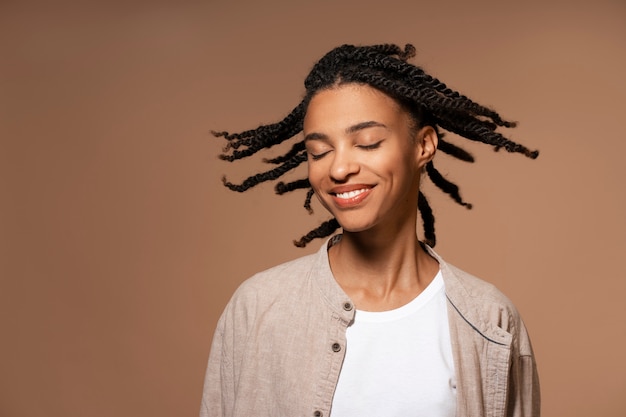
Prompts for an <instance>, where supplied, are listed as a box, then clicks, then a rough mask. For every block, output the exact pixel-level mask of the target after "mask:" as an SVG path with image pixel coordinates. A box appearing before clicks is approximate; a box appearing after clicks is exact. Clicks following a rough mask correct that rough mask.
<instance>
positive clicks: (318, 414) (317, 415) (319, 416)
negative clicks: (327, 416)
mask: <svg viewBox="0 0 626 417" xmlns="http://www.w3.org/2000/svg"><path fill="white" fill-rule="evenodd" d="M322 415H323V414H322V412H321V411H320V410H315V412H314V413H313V417H322Z"/></svg>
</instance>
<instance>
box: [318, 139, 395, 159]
mask: <svg viewBox="0 0 626 417" xmlns="http://www.w3.org/2000/svg"><path fill="white" fill-rule="evenodd" d="M382 142H383V141H382V140H379V141H378V142H376V143H372V144H371V145H357V147H358V148H359V149H363V150H365V151H372V150H374V149H378V148H379V147H380V144H381V143H382ZM328 152H330V151H326V152H322V153H319V154H312V153H309V155H310V156H311V160H313V161H317V160H320V159H322V158H323V157H324V156H325V155H326V154H327V153H328Z"/></svg>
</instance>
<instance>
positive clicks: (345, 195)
mask: <svg viewBox="0 0 626 417" xmlns="http://www.w3.org/2000/svg"><path fill="white" fill-rule="evenodd" d="M367 190H368V189H367V188H361V189H360V190H354V191H348V192H345V193H334V196H335V197H337V198H342V199H345V200H347V199H350V198H354V197H356V196H357V195H359V194H362V193H364V192H366V191H367Z"/></svg>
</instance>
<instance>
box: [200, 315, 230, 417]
mask: <svg viewBox="0 0 626 417" xmlns="http://www.w3.org/2000/svg"><path fill="white" fill-rule="evenodd" d="M225 316H226V313H224V314H223V315H222V317H220V319H219V321H218V323H217V329H216V330H215V334H214V336H213V342H212V344H211V353H210V354H209V363H208V366H207V369H206V374H205V377H204V388H203V390H202V404H201V408H200V417H225V416H227V415H229V414H230V413H232V409H231V410H230V411H229V406H228V404H232V402H233V399H234V388H233V380H232V377H231V378H229V376H232V372H229V369H230V370H232V366H231V365H232V360H229V359H228V355H227V353H228V351H229V349H227V348H226V346H225V343H224V342H225V334H224V333H225V326H224V323H225ZM231 408H232V407H231Z"/></svg>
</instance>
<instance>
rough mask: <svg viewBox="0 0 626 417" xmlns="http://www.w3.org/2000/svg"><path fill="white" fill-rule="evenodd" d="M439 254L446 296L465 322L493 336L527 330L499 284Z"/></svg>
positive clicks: (496, 337) (486, 334)
mask: <svg viewBox="0 0 626 417" xmlns="http://www.w3.org/2000/svg"><path fill="white" fill-rule="evenodd" d="M432 253H434V252H432ZM435 255H436V254H435ZM436 257H437V259H438V261H439V265H440V269H441V272H442V275H443V279H444V285H445V291H446V297H447V298H448V301H449V303H450V304H451V306H452V308H453V311H455V312H456V313H457V314H458V316H460V318H462V320H463V321H464V322H467V323H468V324H470V325H471V326H472V327H473V328H474V329H475V330H478V331H479V332H481V333H482V334H483V335H484V336H488V337H489V338H492V339H500V337H504V338H507V337H508V336H507V334H508V335H513V337H516V336H517V335H518V334H519V333H520V332H522V333H523V332H525V329H524V325H523V323H522V320H521V318H520V314H519V312H518V310H517V308H516V307H515V305H514V304H513V303H512V302H511V300H510V299H509V298H508V297H507V296H506V295H504V294H503V293H502V292H501V291H500V290H499V289H498V288H496V286H495V285H493V284H491V283H489V282H487V281H484V280H482V279H480V278H478V277H476V276H474V275H472V274H470V273H468V272H465V271H463V270H461V269H459V268H457V267H456V266H454V265H451V264H449V263H447V262H445V261H444V260H443V259H442V258H441V257H440V256H439V255H436ZM502 331H504V332H505V333H502Z"/></svg>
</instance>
